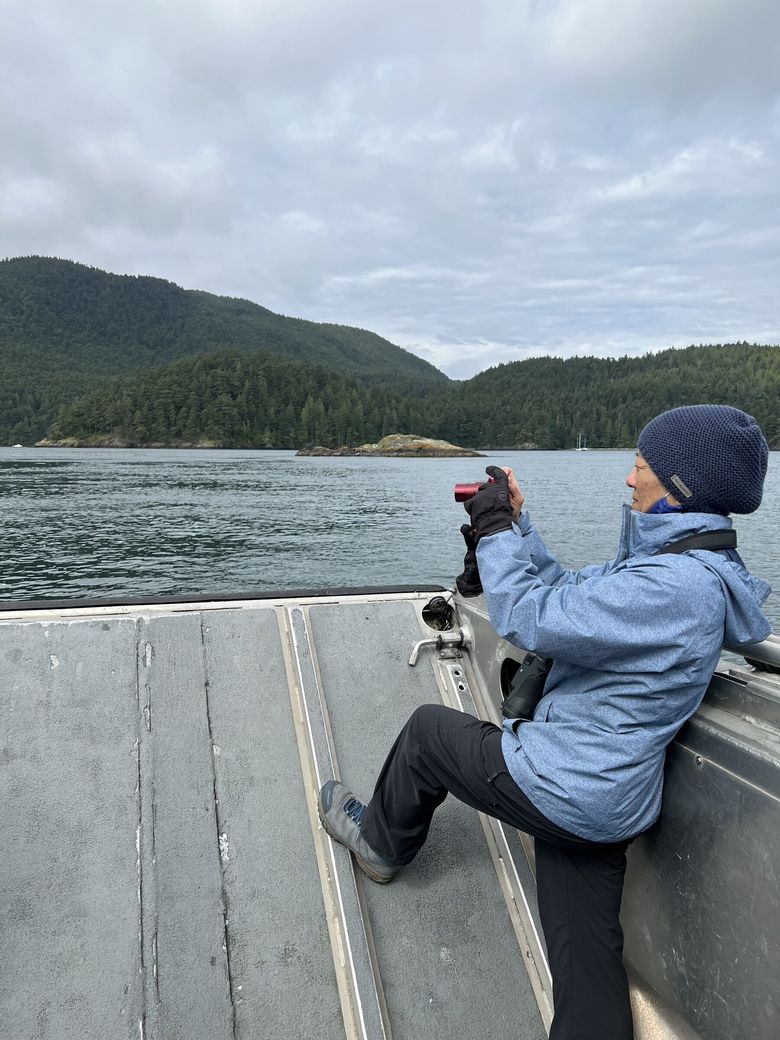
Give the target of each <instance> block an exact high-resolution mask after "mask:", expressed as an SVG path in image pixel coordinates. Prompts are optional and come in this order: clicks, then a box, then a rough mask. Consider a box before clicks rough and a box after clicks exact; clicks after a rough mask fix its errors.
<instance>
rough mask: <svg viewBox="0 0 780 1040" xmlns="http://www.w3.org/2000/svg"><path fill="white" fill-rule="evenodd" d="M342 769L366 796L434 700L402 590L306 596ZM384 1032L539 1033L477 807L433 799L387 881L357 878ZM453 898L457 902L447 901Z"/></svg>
mask: <svg viewBox="0 0 780 1040" xmlns="http://www.w3.org/2000/svg"><path fill="white" fill-rule="evenodd" d="M310 617H311V625H312V630H313V633H314V639H315V646H316V652H317V657H318V661H319V664H320V669H321V674H322V680H323V686H324V691H325V697H326V700H327V704H328V709H329V712H330V716H331V722H332V728H333V732H334V739H335V742H336V756H337V759H338V763H339V767H340V770H341V774H342V779H343V780H344V781H345V782H346V783H347V784H348V785H350V786H352V787H353V789H354V790H355V792H356V793H357V794H358V796H359V797H364V798H365V799H367V798H368V797H369V796H370V793H371V790H372V787H373V783H374V781H375V779H376V775H377V773H378V771H379V769H380V767H381V765H382V762H383V760H384V757H385V755H386V753H387V751H388V749H389V748H390V745H391V743H392V741H393V740H394V739H395V737H396V736H397V733H398V730H399V729H400V727H401V726H402V725H403V723H404V722H405V721H406V719H407V718H408V716H409V715H410V714H411V712H412V711H413V710H414V708H415V707H417V706H418V705H419V704H422V703H426V702H439V701H440V698H439V694H438V689H437V687H436V684H435V679H434V676H433V673H432V671H431V664H430V662H429V660H428V659H427V658H426V657H425V656H423V657H421V659H420V662H419V663H418V665H417V667H416V668H410V667H409V665H408V664H407V661H408V657H409V652H410V650H411V646H412V643H413V642H414V641H415V640H416V639H417V638H418V636H417V622H416V620H415V617H414V608H413V606H412V604H410V603H408V602H386V603H376V602H363V603H341V604H339V605H338V608H337V609H333V607H332V606H330V605H326V604H323V605H315V606H313V607H312V608H311V612H310ZM361 884H362V886H363V893H364V898H365V900H366V904H367V907H368V912H369V916H370V921H371V928H372V932H373V935H374V939H375V942H376V948H377V956H378V959H379V967H380V973H381V977H382V982H383V986H384V991H385V997H386V999H387V1004H388V1008H389V1010H390V1017H391V1021H392V1026H393V1037H394V1040H417V1038H419V1037H421V1036H426V1037H430V1038H432V1040H433V1038H438V1037H441V1038H447V1040H451V1038H453V1037H464V1038H465V1037H476V1036H490V1037H510V1036H516V1037H523V1038H524V1040H542V1038H543V1037H544V1036H545V1033H544V1029H543V1027H542V1022H541V1018H540V1016H539V1011H538V1008H537V1005H536V1002H535V1000H534V996H533V993H532V991H531V987H530V983H529V981H528V978H527V976H526V973H525V970H524V968H523V964H522V958H521V957H520V956H519V952H518V947H517V942H516V940H515V936H514V933H513V931H512V927H511V924H510V922H509V917H508V914H507V911H506V906H505V904H504V901H503V898H502V896H501V892H500V889H499V886H498V882H497V880H496V877H495V873H494V869H493V865H492V862H491V860H490V857H489V854H488V851H487V847H486V843H485V840H484V836H483V834H482V830H481V827H480V824H479V820H478V817H477V814H476V813H475V812H473V810H470V809H467V808H466V807H465V806H463V805H461V804H459V803H457V802H456V801H455V800H454V799H448V800H447V802H445V803H444V805H443V806H442V807H441V808H440V809H439V810H438V812H437V814H436V817H435V819H434V822H433V825H432V828H431V833H430V837H429V840H428V842H427V844H426V846H425V847H424V848H423V850H422V851H421V853H420V854H419V856H418V857H417V859H416V860H415V862H414V864H412V865H411V866H410V867H408V868H407V869H406V870H405V871H403V872H402V873H401V874H400V875H399V877H398V878H397V879H396V880H395V881H394V882H393V884H392V886H390V887H389V888H382V887H379V886H377V885H374V884H372V883H371V882H370V881H368V880H365V879H364V880H363V881H362V882H361ZM453 907H465V908H467V910H466V912H465V913H463V912H460V913H458V914H455V913H453Z"/></svg>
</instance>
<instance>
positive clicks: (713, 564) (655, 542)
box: [617, 504, 772, 647]
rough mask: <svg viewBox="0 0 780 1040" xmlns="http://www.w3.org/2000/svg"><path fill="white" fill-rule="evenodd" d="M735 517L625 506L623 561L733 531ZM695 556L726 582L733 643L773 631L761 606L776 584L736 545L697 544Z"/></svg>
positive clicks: (727, 634) (728, 639)
mask: <svg viewBox="0 0 780 1040" xmlns="http://www.w3.org/2000/svg"><path fill="white" fill-rule="evenodd" d="M732 527H733V524H732V522H731V520H730V519H729V517H727V516H720V515H718V514H715V513H660V514H657V513H638V512H636V511H635V510H632V509H631V506H629V505H628V504H625V505H624V506H623V524H622V527H621V532H620V545H619V548H618V556H617V562H622V561H624V560H627V559H633V558H635V557H637V556H652V555H654V554H655V553H657V552H658V550H659V549H663V547H664V546H666V545H669V544H670V543H672V542H676V541H679V539H681V538H687V537H688V536H690V535H694V534H704V533H705V532H706V531H730V530H731V529H732ZM684 555H686V556H690V557H693V558H694V559H696V560H698V561H699V562H700V563H701V564H702V565H703V566H705V567H706V568H707V569H708V570H709V571H711V572H712V573H713V574H714V575H716V577H717V578H718V580H719V581H720V583H721V587H722V588H723V596H724V599H725V602H726V620H725V628H724V642H725V645H726V646H729V647H740V646H744V645H745V644H748V643H757V642H759V641H760V640H762V639H766V637H767V636H768V635H769V634H770V632H771V631H772V626H771V624H770V623H769V621H768V620H767V618H766V616H765V614H764V613H763V611H762V610H761V606H762V604H763V603H765V602H766V599H767V597H768V596H769V594H770V593H771V591H772V589H771V587H770V586H769V585H768V584H767V583H766V582H765V581H763V580H762V579H761V578H756V577H755V576H754V575H752V574H750V573H749V571H748V570H747V568H746V567H745V565H744V564H743V562H742V560H741V558H740V556H739V553H738V552H736V551H735V550H733V549H727V550H718V551H715V552H713V551H710V550H706V549H691V550H689V551H688V552H687V553H685V554H684Z"/></svg>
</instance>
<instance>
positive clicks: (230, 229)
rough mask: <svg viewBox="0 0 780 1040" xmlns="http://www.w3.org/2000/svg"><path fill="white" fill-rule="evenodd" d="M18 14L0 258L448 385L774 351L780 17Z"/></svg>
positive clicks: (107, 10) (550, 7) (80, 7)
mask: <svg viewBox="0 0 780 1040" xmlns="http://www.w3.org/2000/svg"><path fill="white" fill-rule="evenodd" d="M52 6H53V5H51V4H46V3H43V2H41V0H27V2H25V3H20V2H17V0H10V2H9V0H6V3H5V5H4V8H5V9H6V14H5V17H4V20H3V21H4V34H3V39H2V41H0V75H2V83H3V93H2V112H1V113H0V132H1V133H2V142H3V146H2V152H0V243H2V244H1V245H0V252H2V253H3V254H4V255H9V256H10V255H19V254H28V253H43V254H47V255H59V256H66V257H71V258H73V259H77V260H81V261H84V262H87V263H91V264H94V265H96V266H100V267H105V268H107V269H109V270H114V271H127V272H134V273H149V274H156V275H159V276H161V277H166V278H170V279H172V280H174V281H177V282H179V283H180V284H183V285H186V286H190V287H197V288H203V289H209V290H211V291H215V292H222V293H227V294H230V295H241V296H246V297H249V298H250V299H254V300H257V301H258V302H260V303H262V304H264V305H265V306H268V307H271V308H272V309H274V310H278V311H280V312H282V313H285V314H294V315H300V316H303V317H310V318H314V319H318V320H328V321H336V322H343V323H349V324H358V325H362V326H364V327H367V328H370V329H373V330H375V331H377V332H379V333H381V334H384V335H386V336H388V337H389V338H390V339H393V340H395V341H396V342H399V343H401V344H402V345H404V346H407V347H408V348H409V349H411V350H414V351H415V352H417V353H419V354H421V355H422V356H424V357H426V358H428V359H430V360H431V361H433V362H434V363H435V364H437V365H439V366H440V367H441V368H443V369H444V370H445V371H447V372H448V373H449V374H451V375H455V376H466V375H470V374H472V373H473V372H475V371H478V370H480V369H483V368H485V367H487V366H489V365H491V364H496V363H498V362H502V361H509V360H514V359H517V358H522V357H526V356H529V355H534V354H541V353H550V352H556V353H559V354H561V355H569V354H573V353H593V354H623V353H632V352H641V351H644V350H648V349H653V348H657V347H663V346H668V345H673V344H687V343H690V342H702V341H718V340H721V341H722V340H728V339H735V338H739V339H742V338H747V339H755V340H759V341H773V342H777V341H780V324H779V323H778V317H777V306H776V297H777V287H778V273H779V271H778V267H779V265H778V250H779V247H778V242H779V241H780V236H779V235H778V232H779V231H780V228H779V226H778V225H780V206H779V205H778V203H779V196H780V190H779V189H778V184H779V183H780V178H779V177H778V158H779V157H780V155H779V153H780V79H779V76H778V72H777V70H778V68H780V42H779V41H780V7H779V6H778V5H777V4H776V2H775V0H744V2H742V3H739V4H737V3H736V2H734V0H688V2H687V3H686V4H679V3H678V2H677V0H656V2H655V3H654V4H647V3H644V2H642V0H558V2H556V0H549V2H544V0H536V2H526V3H521V2H518V0H481V2H478V0H470V2H468V3H467V2H465V0H449V2H444V0H431V2H429V3H427V4H423V5H420V4H419V3H412V2H410V0H398V2H397V3H396V4H394V5H392V7H390V6H388V5H383V4H379V3H376V2H373V3H372V2H370V0H341V2H340V3H337V4H323V3H321V0H285V2H284V3H282V2H281V0H265V2H263V3H257V2H256V0H222V2H220V3H219V4H217V3H216V2H207V0H200V2H193V0H187V2H186V3H185V2H184V0H168V2H165V3H163V2H159V0H157V2H154V3H151V2H148V0H147V2H144V0H141V2H139V3H137V4H135V5H133V6H132V7H128V6H124V7H122V6H120V5H114V4H103V3H99V2H98V0H92V2H90V0H72V2H71V3H70V4H69V5H68V6H67V7H62V8H61V9H60V10H59V11H57V10H52Z"/></svg>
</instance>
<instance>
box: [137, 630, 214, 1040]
mask: <svg viewBox="0 0 780 1040" xmlns="http://www.w3.org/2000/svg"><path fill="white" fill-rule="evenodd" d="M139 659H140V660H139V668H140V671H139V675H140V680H141V687H142V698H143V697H144V695H146V697H147V698H148V704H149V709H150V711H149V718H150V722H151V730H150V732H149V733H148V734H147V735H145V737H144V739H146V740H148V742H149V744H150V746H151V756H149V758H148V759H147V761H149V763H150V772H144V774H143V775H142V784H141V796H142V799H143V800H144V803H145V804H146V805H147V807H148V806H149V805H152V806H153V835H152V836H151V844H150V842H149V837H150V836H149V835H146V841H145V844H144V857H143V865H144V877H143V882H144V885H145V886H146V885H149V884H153V885H154V887H155V891H156V900H155V904H154V907H151V906H148V907H147V908H146V912H145V914H144V941H145V962H146V970H147V974H148V973H149V971H150V966H151V965H150V958H151V944H152V940H153V938H156V971H157V978H156V982H157V988H158V991H159V1008H158V1009H157V1011H158V1021H159V1033H160V1037H162V1038H164V1040H192V1038H193V1037H209V1040H232V1037H233V1006H232V1003H231V999H230V988H229V979H228V970H227V955H226V950H225V946H224V942H225V921H224V912H223V900H222V874H221V868H220V861H219V845H218V837H217V821H216V815H215V806H214V772H213V767H212V752H211V741H210V738H209V727H208V714H207V700H206V677H205V666H204V656H203V647H202V640H201V625H200V615H199V614H196V613H193V614H187V615H178V616H168V615H163V616H160V617H152V618H148V619H145V620H144V621H143V622H142V625H141V631H140V639H139ZM150 874H151V876H150ZM153 1040H157V1038H156V1037H154V1038H153Z"/></svg>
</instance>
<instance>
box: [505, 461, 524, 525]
mask: <svg viewBox="0 0 780 1040" xmlns="http://www.w3.org/2000/svg"><path fill="white" fill-rule="evenodd" d="M501 469H502V470H503V471H504V473H506V475H507V476H508V477H509V502H510V505H511V506H512V519H513V520H514V521H515V522H516V521H517V519H518V517H519V516H520V510H521V509H522V508H523V503H524V502H525V495H524V494H523V492H522V491H521V490H520V485H519V484H518V483H517V478H516V477H515V475H514V472H513V471H512V470H511V469H510V467H509V466H502V467H501Z"/></svg>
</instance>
